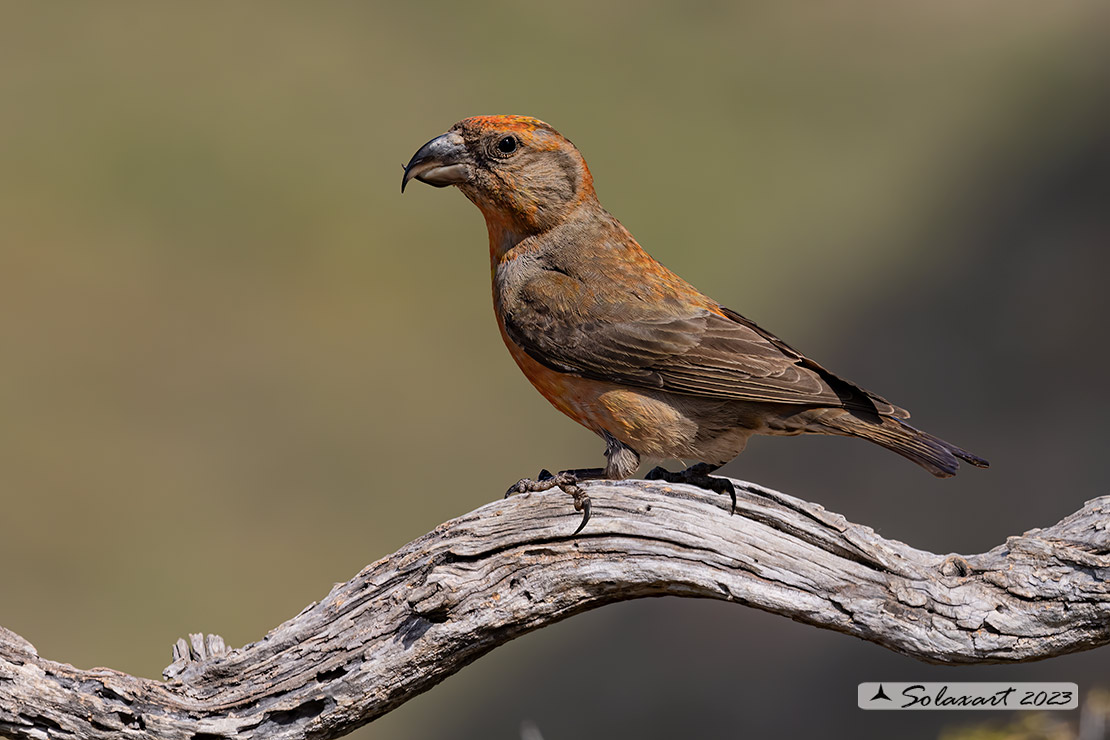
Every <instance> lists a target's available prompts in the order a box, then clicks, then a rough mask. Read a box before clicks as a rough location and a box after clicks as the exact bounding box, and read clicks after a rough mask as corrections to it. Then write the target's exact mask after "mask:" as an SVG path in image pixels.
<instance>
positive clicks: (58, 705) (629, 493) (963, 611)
mask: <svg viewBox="0 0 1110 740" xmlns="http://www.w3.org/2000/svg"><path fill="white" fill-rule="evenodd" d="M737 489H738V495H739V508H738V515H737V516H729V515H728V514H727V513H726V512H723V511H722V508H724V507H726V506H727V503H726V502H725V501H723V500H722V498H723V497H717V496H715V495H713V494H709V493H706V492H704V491H701V490H699V489H694V488H689V487H686V486H668V485H663V484H657V483H648V482H643V481H627V482H624V483H591V484H590V488H589V490H590V495H591V497H592V498H593V501H594V511H595V512H596V514H595V516H594V518H593V519H592V520H591V521H590V524H589V526H588V527H587V528H586V531H585V532H583V533H582V534H581V535H579V536H578V537H576V538H574V539H568V538H567V534H568V533H569V532H571V531H572V530H573V529H574V527H575V525H576V524H577V515H575V513H574V512H573V510H572V509H571V508H570V506H569V505H568V503H569V502H568V501H567V500H566V497H565V496H564V495H563V494H561V493H559V492H557V491H556V492H554V493H543V494H530V495H524V496H519V497H515V498H513V499H510V500H508V501H503V502H502V501H498V502H496V503H492V504H489V505H486V506H483V507H481V508H480V509H477V510H475V511H473V512H471V513H469V514H466V515H464V516H462V517H459V518H458V519H454V520H452V521H449V522H446V523H444V524H441V525H440V526H438V527H436V528H435V529H434V530H433V531H432V532H429V533H428V534H426V535H424V536H423V537H421V538H419V539H417V540H415V541H414V542H412V543H410V544H408V545H406V546H405V547H403V548H401V549H400V550H399V551H397V552H396V553H394V554H393V555H391V556H389V557H387V558H383V559H382V560H379V561H378V562H376V563H373V564H372V565H369V566H367V567H366V568H364V569H363V570H362V572H360V573H359V574H358V575H357V576H355V577H354V578H352V579H351V580H350V581H348V582H347V583H343V584H338V585H336V586H335V587H334V588H333V589H332V590H331V593H329V594H328V595H327V597H325V598H324V600H323V601H321V602H319V603H315V604H312V605H310V606H308V607H307V608H305V609H304V610H303V611H302V612H301V613H300V614H298V615H297V616H295V617H294V618H293V619H291V620H289V621H288V622H286V623H285V624H282V625H281V626H279V627H277V628H276V629H274V630H273V631H272V632H270V633H269V634H268V635H266V637H264V638H263V639H262V640H261V641H260V642H256V643H252V644H250V645H247V646H245V647H243V648H240V649H238V650H230V651H229V650H227V649H226V648H225V647H224V645H223V641H222V640H220V639H219V638H218V637H215V636H212V635H210V636H209V637H208V638H207V639H201V637H200V636H199V635H196V636H193V641H192V644H191V645H190V644H187V643H186V642H185V641H184V640H181V641H179V642H178V644H177V645H176V646H175V649H174V656H175V660H174V663H173V664H172V665H171V666H170V667H169V668H167V669H166V672H165V675H166V677H167V679H168V680H167V681H166V682H160V681H153V680H149V679H143V678H135V677H132V676H128V675H126V674H123V673H119V672H117V671H112V670H109V669H106V668H96V669H93V670H89V671H83V670H78V669H75V668H73V667H72V666H69V665H65V664H62V663H55V662H52V661H49V660H45V659H42V658H40V657H38V655H37V654H36V652H35V650H34V648H33V647H32V646H31V645H30V644H29V643H27V642H26V641H25V640H23V639H22V638H20V637H19V636H18V635H15V634H14V633H12V632H9V631H7V630H4V629H3V628H0V733H2V734H6V735H9V736H12V737H15V738H45V737H50V738H106V739H107V738H113V739H115V738H140V737H151V736H153V737H159V738H169V739H177V738H181V739H188V740H217V739H218V738H332V737H338V736H341V735H344V734H346V733H348V732H350V731H352V730H353V729H355V728H356V727H358V726H360V725H362V724H365V723H366V722H369V721H371V720H373V719H374V718H376V717H379V716H381V715H382V714H385V713H386V712H388V711H390V710H392V709H393V708H394V707H396V706H398V705H400V704H401V703H403V702H405V701H407V700H408V699H410V698H412V697H413V696H415V695H416V694H419V693H420V692H422V691H426V690H427V689H429V688H431V687H432V686H433V685H435V684H436V683H437V682H438V681H441V680H442V679H444V678H445V677H447V676H449V675H450V674H452V673H454V672H455V671H457V670H459V669H460V668H462V667H463V666H465V665H466V664H467V663H470V662H471V661H473V660H474V659H476V658H478V657H479V656H481V655H482V654H484V653H486V652H488V651H489V650H492V649H493V648H494V647H496V646H498V645H500V644H502V643H505V642H507V641H508V640H511V639H512V638H514V637H517V636H519V635H522V634H524V633H525V632H529V631H531V630H534V629H538V628H540V627H543V626H545V625H548V624H551V623H553V622H556V621H558V620H560V619H564V618H566V617H569V616H571V615H573V614H577V613H579V612H582V611H585V610H587V609H593V608H595V607H598V606H602V605H604V604H609V603H612V602H615V601H623V600H625V599H634V598H639V597H643V596H661V595H665V594H670V595H675V596H696V597H703V598H712V599H723V600H725V601H735V602H738V603H741V604H747V605H749V606H754V607H757V608H759V609H765V610H767V611H770V612H774V613H776V614H782V615H784V616H787V617H790V618H792V619H795V620H798V621H800V622H806V623H808V624H812V625H815V626H818V627H825V628H828V629H834V630H838V631H840V632H846V633H848V634H851V635H855V636H857V637H860V638H863V639H865V640H869V641H871V642H874V643H877V644H879V645H883V646H885V647H887V648H890V649H891V650H895V651H897V652H900V653H904V654H906V655H911V656H913V657H916V658H920V659H922V660H926V661H931V662H938V663H984V662H1021V661H1032V660H1039V659H1042V658H1048V657H1052V656H1056V655H1062V654H1064V653H1069V652H1074V651H1078V650H1087V649H1090V648H1094V647H1097V646H1100V645H1104V644H1106V643H1107V642H1110V583H1108V580H1110V497H1102V498H1098V499H1094V500H1093V501H1089V502H1088V503H1087V504H1086V505H1085V506H1084V507H1083V508H1082V509H1081V510H1080V511H1078V512H1076V513H1075V514H1072V515H1071V516H1069V517H1067V518H1066V519H1064V520H1063V521H1061V522H1060V523H1058V524H1056V525H1054V526H1052V527H1049V528H1048V529H1044V530H1033V531H1031V532H1027V533H1025V534H1024V535H1021V536H1017V537H1010V538H1009V539H1008V540H1007V542H1006V544H1004V545H1000V546H998V547H996V548H994V549H993V550H991V551H990V552H986V553H983V554H981V555H972V556H968V557H961V556H959V555H948V556H945V555H934V554H932V553H928V552H923V551H921V550H915V549H914V548H912V547H909V546H907V545H904V544H902V543H901V542H896V541H891V540H884V539H882V538H881V537H879V536H878V535H876V534H875V533H874V532H873V531H872V530H871V529H870V528H868V527H864V526H860V525H858V524H851V523H849V522H848V521H846V520H845V519H844V517H842V516H840V515H839V514H833V513H831V512H828V511H825V509H824V508H822V507H821V506H818V505H816V504H811V503H807V502H805V501H801V500H799V499H796V498H793V497H791V496H787V495H785V494H781V493H777V492H775V491H771V490H768V489H764V488H760V487H759V486H755V485H752V484H749V483H742V482H739V481H737ZM726 511H727V509H726Z"/></svg>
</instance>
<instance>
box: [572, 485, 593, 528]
mask: <svg viewBox="0 0 1110 740" xmlns="http://www.w3.org/2000/svg"><path fill="white" fill-rule="evenodd" d="M574 509H575V511H578V510H579V509H581V510H582V523H581V524H579V525H578V529H576V530H574V531H573V532H571V535H570V536H571V537H577V536H578V533H579V532H581V531H582V530H583V529H585V527H586V522H588V521H590V497H589V496H587V495H586V493H585V491H583V492H582V497H581V498H579V497H577V496H575V498H574Z"/></svg>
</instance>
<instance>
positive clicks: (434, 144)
mask: <svg viewBox="0 0 1110 740" xmlns="http://www.w3.org/2000/svg"><path fill="white" fill-rule="evenodd" d="M473 172H474V165H473V162H472V160H471V158H470V154H469V153H468V152H467V151H466V145H465V144H464V143H463V138H462V136H460V135H459V134H457V133H455V132H454V131H450V132H448V133H446V134H443V135H442V136H437V137H436V138H434V139H432V140H431V141H429V142H428V143H427V144H425V145H424V146H422V147H420V150H419V151H418V152H416V154H414V155H412V159H411V160H409V163H408V165H407V166H406V167H405V176H404V177H403V178H402V179H401V192H402V193H403V192H405V186H406V185H408V184H409V180H411V179H413V178H414V177H415V178H416V179H417V180H419V181H420V182H426V183H428V184H429V185H434V186H435V187H437V188H445V187H447V186H448V185H459V184H461V183H464V182H466V181H468V180H469V179H470V176H471V175H472V174H473Z"/></svg>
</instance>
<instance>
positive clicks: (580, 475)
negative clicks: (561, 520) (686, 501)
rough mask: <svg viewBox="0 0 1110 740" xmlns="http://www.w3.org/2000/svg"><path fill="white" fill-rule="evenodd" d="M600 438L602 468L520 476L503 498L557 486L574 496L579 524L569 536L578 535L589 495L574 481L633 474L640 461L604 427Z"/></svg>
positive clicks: (585, 519) (587, 510) (587, 517)
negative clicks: (603, 446)
mask: <svg viewBox="0 0 1110 740" xmlns="http://www.w3.org/2000/svg"><path fill="white" fill-rule="evenodd" d="M601 438H602V439H604V440H605V461H606V463H605V467H604V468H575V469H573V470H561V471H559V473H558V474H557V475H552V474H551V473H550V471H548V470H541V471H540V474H539V475H537V476H536V479H535V480H532V479H531V478H524V479H522V480H519V481H517V483H516V485H514V486H512V487H511V488H509V490H508V491H505V498H508V497H509V496H512V495H513V494H514V493H529V492H534V491H549V490H551V489H552V488H554V487H555V486H558V487H559V488H561V489H562V490H563V492H564V493H569V494H570V495H571V496H573V497H574V510H575V511H581V512H582V523H581V524H579V525H578V529H576V530H574V534H572V535H571V537H573V536H574V535H576V534H578V533H579V532H581V531H582V528H583V527H585V526H586V522H588V521H590V497H589V496H588V495H586V492H585V491H584V490H582V487H581V486H579V485H578V484H579V483H581V482H582V481H587V480H623V479H625V478H627V477H629V476H630V475H632V474H633V473H635V472H636V468H637V467H638V466H639V464H640V456H639V454H637V452H636V451H635V450H634V449H632V448H631V447H629V446H628V445H626V444H625V443H624V442H621V441H620V440H618V439H617V438H616V437H614V436H613V435H612V434H610V433H609V432H607V431H604V430H602V432H601Z"/></svg>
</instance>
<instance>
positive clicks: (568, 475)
mask: <svg viewBox="0 0 1110 740" xmlns="http://www.w3.org/2000/svg"><path fill="white" fill-rule="evenodd" d="M602 478H605V468H576V469H574V470H560V471H559V472H558V473H556V474H555V475H552V474H551V472H550V471H548V470H541V471H540V474H539V475H537V476H536V479H535V480H532V479H531V478H522V479H520V480H519V481H517V482H516V483H515V484H514V485H512V486H510V487H509V490H507V491H505V498H508V497H509V496H512V495H513V494H514V493H535V492H537V491H549V490H551V489H552V488H555V487H556V486H558V487H559V488H560V489H562V491H563V493H568V494H570V495H571V497H573V498H574V510H575V511H581V512H582V523H581V524H579V525H578V529H576V530H574V532H573V533H572V534H571V537H573V536H574V535H576V534H578V533H579V532H581V531H582V528H583V527H585V526H586V522H588V521H590V497H589V496H588V495H586V491H585V490H584V489H583V488H582V487H581V486H579V485H578V484H579V483H581V482H582V481H587V480H599V479H602Z"/></svg>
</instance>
